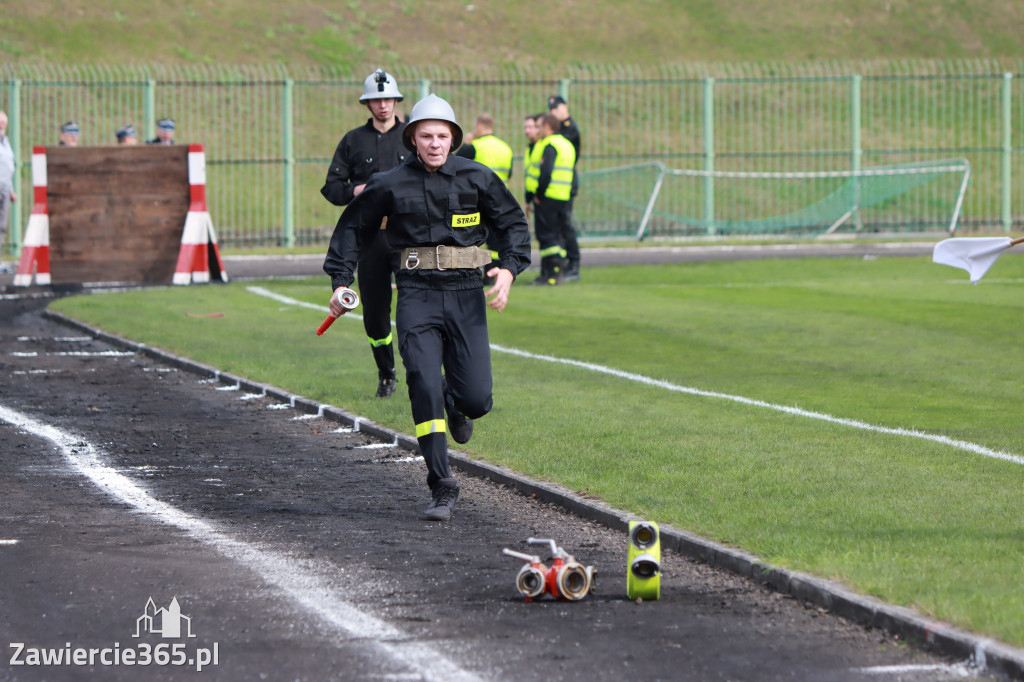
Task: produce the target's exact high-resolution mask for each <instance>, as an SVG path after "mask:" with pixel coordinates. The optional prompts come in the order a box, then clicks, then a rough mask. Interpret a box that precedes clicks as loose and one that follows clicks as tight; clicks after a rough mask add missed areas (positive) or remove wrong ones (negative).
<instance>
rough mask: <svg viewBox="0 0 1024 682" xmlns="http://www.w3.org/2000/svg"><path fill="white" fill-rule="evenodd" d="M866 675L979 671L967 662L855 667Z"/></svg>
mask: <svg viewBox="0 0 1024 682" xmlns="http://www.w3.org/2000/svg"><path fill="white" fill-rule="evenodd" d="M854 672H858V673H862V674H864V675H906V674H912V673H933V672H934V673H945V674H947V675H954V676H956V677H977V676H978V673H977V671H976V670H974V669H972V668H971V667H970V666H969V665H967V664H966V663H957V664H954V665H943V664H935V665H909V664H908V665H875V666H871V667H870V668H854Z"/></svg>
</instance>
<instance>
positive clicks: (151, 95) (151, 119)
mask: <svg viewBox="0 0 1024 682" xmlns="http://www.w3.org/2000/svg"><path fill="white" fill-rule="evenodd" d="M145 109H146V125H145V127H144V129H143V132H144V133H145V137H143V138H142V140H143V141H146V140H152V139H154V138H156V122H155V121H156V79H154V78H147V79H146V101H145Z"/></svg>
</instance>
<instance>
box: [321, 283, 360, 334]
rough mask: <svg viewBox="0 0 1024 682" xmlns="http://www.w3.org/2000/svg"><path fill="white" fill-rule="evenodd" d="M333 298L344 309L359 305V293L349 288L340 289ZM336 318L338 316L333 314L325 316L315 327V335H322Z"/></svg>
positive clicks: (353, 308)
mask: <svg viewBox="0 0 1024 682" xmlns="http://www.w3.org/2000/svg"><path fill="white" fill-rule="evenodd" d="M334 300H336V301H337V302H338V305H340V306H341V307H342V308H344V309H345V310H355V308H356V306H358V305H359V294H357V293H356V292H354V291H352V290H351V289H341V290H339V291H338V293H337V294H336V295H335V297H334ZM336 319H338V318H337V317H336V316H335V315H328V316H327V317H325V318H324V321H323V322H321V323H320V326H319V327H317V328H316V335H317V336H323V334H324V332H325V331H327V330H328V329H330V327H331V325H332V324H334V321H335V320H336Z"/></svg>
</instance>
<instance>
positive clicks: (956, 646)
mask: <svg viewBox="0 0 1024 682" xmlns="http://www.w3.org/2000/svg"><path fill="white" fill-rule="evenodd" d="M43 317H45V318H47V319H50V320H53V321H55V322H58V323H60V324H63V325H65V326H68V327H72V328H74V329H77V330H80V331H83V332H86V333H89V334H91V335H93V336H94V337H95V338H96V339H98V340H100V341H103V342H104V343H108V344H110V345H111V346H114V347H117V348H123V349H126V350H133V351H135V352H137V353H139V354H140V355H143V356H146V357H149V358H152V359H155V360H159V361H160V362H163V363H165V364H167V365H170V366H171V367H174V368H176V369H179V370H181V371H186V372H189V373H191V374H197V375H201V376H202V375H207V376H209V377H210V378H212V379H213V380H215V381H216V382H218V383H221V384H224V385H228V386H230V385H235V386H238V388H239V389H240V390H241V389H245V390H247V391H249V392H252V393H260V394H261V395H264V396H266V397H269V398H273V399H275V400H278V401H280V402H284V403H288V404H290V405H291V406H292V407H293V408H294V409H297V410H300V411H302V412H304V413H306V414H316V415H318V416H321V417H323V418H325V419H328V420H330V421H333V422H337V423H340V424H343V425H346V426H349V427H351V428H353V429H354V430H355V431H358V432H360V433H366V434H368V435H371V436H373V437H374V438H377V439H379V440H382V441H391V442H394V443H395V446H396V447H400V448H402V449H405V450H410V451H418V450H419V445H418V444H417V441H416V439H415V438H413V437H412V436H409V435H406V434H403V433H398V432H396V431H393V430H391V429H389V428H386V427H384V426H381V425H379V424H376V423H374V422H373V421H371V420H369V419H366V418H364V417H360V416H358V415H354V414H351V413H349V412H347V411H345V410H342V409H340V408H337V407H334V406H333V405H327V404H322V403H318V402H316V401H314V400H310V399H308V398H304V397H302V396H298V395H295V394H292V393H288V392H287V391H284V390H282V389H279V388H276V387H274V386H270V385H268V384H261V383H258V382H254V381H251V380H249V379H246V378H244V377H238V376H235V375H232V374H229V373H227V372H222V371H220V370H219V369H217V368H216V367H212V366H210V365H205V364H203V363H200V362H196V361H193V360H190V359H188V358H183V357H180V356H177V355H174V354H172V353H169V352H167V351H164V350H161V349H159V348H154V347H152V346H147V345H145V344H142V343H137V342H134V341H130V340H128V339H124V338H122V337H120V336H116V335H114V334H110V333H108V332H104V331H102V330H99V329H96V328H94V327H91V326H89V325H87V324H84V323H82V322H79V321H77V320H74V319H72V318H70V317H67V316H65V315H63V314H61V313H55V312H52V311H49V310H44V311H43ZM449 458H450V460H451V462H452V464H453V465H454V466H455V467H456V468H458V469H460V470H461V471H463V472H465V473H467V474H469V475H472V476H476V477H478V478H485V479H488V480H490V481H493V482H495V483H499V484H501V485H505V486H508V487H510V488H513V489H515V490H517V491H519V492H520V493H522V494H524V495H526V496H528V497H532V496H536V499H538V500H540V501H542V502H548V503H551V504H555V505H558V506H560V507H562V508H564V509H566V510H568V511H570V512H572V513H574V514H576V515H578V516H580V517H582V518H584V519H586V520H588V521H595V522H598V523H601V524H603V525H606V526H608V527H609V528H611V529H612V530H617V531H622V532H626V531H627V530H628V528H629V521H631V520H635V519H638V518H639V517H637V516H636V515H633V514H629V513H627V512H623V511H621V510H618V509H615V508H613V507H611V506H609V505H607V504H605V503H603V502H601V501H599V500H595V499H589V498H586V497H583V496H582V495H580V494H578V493H575V492H573V491H571V490H569V489H567V488H564V487H562V486H560V485H557V484H554V483H547V482H543V481H536V480H533V479H531V478H528V477H526V476H524V475H522V474H519V473H517V472H515V471H513V470H511V469H508V468H506V467H502V466H499V465H496V464H491V463H489V462H484V461H482V460H475V459H471V458H469V457H468V456H467V455H466V454H465V453H462V452H458V451H455V450H451V451H449ZM659 526H660V529H661V544H662V548H663V549H668V550H671V551H674V552H677V553H679V554H681V555H683V556H686V557H688V558H690V559H693V560H695V561H699V562H701V563H704V564H707V565H709V566H712V567H715V568H722V569H725V570H728V571H731V572H733V573H736V574H738V575H740V576H743V577H745V578H748V579H750V580H752V581H754V582H755V583H758V584H760V585H763V586H765V587H767V588H769V589H771V590H774V591H776V592H779V593H782V594H787V595H789V596H792V597H793V598H795V599H798V600H800V601H801V602H803V603H804V604H805V605H812V606H817V607H820V608H823V609H825V610H827V611H828V612H830V613H832V614H835V615H837V616H840V617H842V618H846V619H847V620H850V621H853V622H855V623H859V624H861V625H863V626H866V627H871V628H877V629H880V630H883V631H885V632H888V633H890V634H893V635H898V636H899V637H900V638H901V639H903V640H905V641H911V642H917V643H919V644H921V645H922V646H924V647H926V648H927V649H929V650H931V651H934V652H936V653H939V654H941V655H944V656H950V657H953V658H957V659H964V660H969V661H970V664H971V665H972V667H974V668H975V669H977V670H980V671H985V672H991V673H996V674H1000V675H1005V676H1007V677H1011V678H1014V679H1021V680H1024V649H1020V648H1016V647H1012V646H1010V645H1008V644H1004V643H1002V642H999V641H996V640H993V639H990V638H987V637H983V636H980V635H976V634H974V633H971V632H967V631H964V630H960V629H958V628H955V627H953V626H951V625H949V624H947V623H944V622H941V621H936V620H932V619H930V618H927V617H926V616H923V615H921V614H919V613H917V612H916V611H914V610H912V609H909V608H906V607H903V606H895V605H892V604H888V603H886V602H883V601H881V600H879V599H876V598H874V597H870V596H866V595H862V594H858V593H856V592H854V591H852V590H851V589H849V588H848V587H846V586H844V585H842V584H840V583H837V582H835V581H831V580H826V579H824V578H818V577H816V576H813V575H810V574H807V573H801V572H799V571H791V570H789V569H786V568H781V567H778V566H772V565H771V564H768V563H765V562H764V561H761V559H759V558H758V557H757V556H756V555H754V554H751V553H749V552H745V551H743V550H741V549H737V548H734V547H729V546H726V545H723V544H720V543H717V542H714V541H711V540H708V539H706V538H703V537H700V536H699V535H696V534H694V533H690V532H688V531H685V530H680V529H677V528H674V527H672V526H670V525H663V524H659Z"/></svg>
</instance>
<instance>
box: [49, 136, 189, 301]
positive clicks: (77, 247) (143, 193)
mask: <svg viewBox="0 0 1024 682" xmlns="http://www.w3.org/2000/svg"><path fill="white" fill-rule="evenodd" d="M46 164H47V187H48V198H49V202H48V205H49V214H50V271H51V276H52V281H53V283H54V284H80V283H87V282H88V283H91V282H128V283H137V284H170V283H171V279H172V278H173V276H174V268H175V264H176V262H177V258H178V252H179V250H180V248H181V234H182V229H183V227H184V225H185V216H186V215H187V214H188V209H189V201H190V199H189V177H188V145H172V146H162V145H139V146H132V147H47V148H46Z"/></svg>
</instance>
